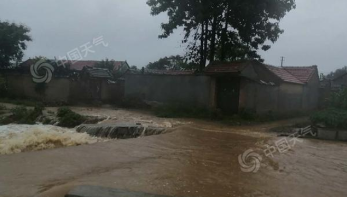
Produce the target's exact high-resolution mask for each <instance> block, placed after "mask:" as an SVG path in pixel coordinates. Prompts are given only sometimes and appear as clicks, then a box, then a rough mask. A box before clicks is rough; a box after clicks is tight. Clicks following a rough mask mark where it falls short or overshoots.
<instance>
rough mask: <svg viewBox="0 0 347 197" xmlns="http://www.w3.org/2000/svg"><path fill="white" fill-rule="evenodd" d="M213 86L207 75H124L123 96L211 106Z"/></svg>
mask: <svg viewBox="0 0 347 197" xmlns="http://www.w3.org/2000/svg"><path fill="white" fill-rule="evenodd" d="M213 87H214V81H213V79H212V78H211V77H207V76H186V75H185V76H182V75H177V76H176V75H175V76H169V75H126V76H125V97H134V96H135V97H139V98H141V99H143V100H148V101H157V102H161V103H180V104H185V105H192V106H208V107H212V106H213V100H212V99H213V95H214V94H213V93H212V92H213V91H214V88H213ZM211 93H212V94H211Z"/></svg>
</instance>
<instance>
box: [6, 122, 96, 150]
mask: <svg viewBox="0 0 347 197" xmlns="http://www.w3.org/2000/svg"><path fill="white" fill-rule="evenodd" d="M95 142H97V138H93V137H90V136H89V135H87V134H84V133H77V132H76V131H75V130H73V129H65V128H61V127H56V126H52V125H15V124H13V125H5V126H0V155H1V154H13V153H20V152H25V151H33V150H44V149H52V148H58V147H64V146H76V145H82V144H92V143H95Z"/></svg>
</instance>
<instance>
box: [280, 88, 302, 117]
mask: <svg viewBox="0 0 347 197" xmlns="http://www.w3.org/2000/svg"><path fill="white" fill-rule="evenodd" d="M279 88H280V89H279V91H280V92H279V100H278V101H279V102H278V109H279V111H280V112H291V111H301V110H303V108H302V103H303V102H302V100H303V98H304V94H303V92H304V86H303V85H300V84H294V83H282V84H281V85H280V87H279Z"/></svg>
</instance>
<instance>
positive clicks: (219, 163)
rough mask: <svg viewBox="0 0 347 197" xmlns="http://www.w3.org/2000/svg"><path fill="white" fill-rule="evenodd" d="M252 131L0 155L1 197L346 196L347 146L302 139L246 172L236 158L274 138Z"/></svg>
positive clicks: (183, 131)
mask: <svg viewBox="0 0 347 197" xmlns="http://www.w3.org/2000/svg"><path fill="white" fill-rule="evenodd" d="M282 124H284V123H283V122H280V123H272V124H268V125H258V126H253V127H225V126H223V125H217V124H208V125H203V124H199V125H190V126H183V127H179V128H175V129H174V130H173V132H171V133H168V134H165V135H158V136H150V137H146V138H137V139H130V140H119V141H117V142H113V141H111V142H106V143H97V144H92V145H84V146H78V147H69V148H63V149H54V150H45V151H40V152H28V153H22V154H17V155H8V156H0V174H1V176H0V196H5V197H7V196H11V197H12V196H45V197H62V196H64V194H65V193H66V192H67V191H68V190H69V189H71V188H72V187H74V186H76V185H101V186H106V187H113V188H119V189H125V190H131V191H140V192H147V193H154V194H163V195H172V196H182V197H211V196H216V197H229V196H239V197H246V196H261V197H263V196H271V197H300V196H302V197H306V196H318V197H323V196H335V197H340V196H341V197H342V196H346V195H347V190H346V188H345V183H346V181H347V171H346V166H347V161H346V160H345V155H346V154H347V145H346V144H344V143H330V142H325V141H317V140H309V139H303V141H302V142H301V143H298V144H297V146H296V147H295V149H292V150H290V151H288V152H286V153H285V154H276V155H275V157H274V158H271V157H269V158H268V157H266V158H265V157H264V158H263V160H262V165H261V168H260V170H259V171H258V172H257V173H244V172H242V171H241V169H240V164H239V161H238V156H239V155H240V154H242V153H244V152H245V151H246V150H248V149H250V148H251V149H253V150H255V151H261V150H262V149H263V145H264V143H270V142H275V141H277V140H278V138H277V137H275V136H274V135H272V134H271V133H266V132H264V131H265V130H266V129H268V128H271V127H272V126H277V127H278V126H279V125H282Z"/></svg>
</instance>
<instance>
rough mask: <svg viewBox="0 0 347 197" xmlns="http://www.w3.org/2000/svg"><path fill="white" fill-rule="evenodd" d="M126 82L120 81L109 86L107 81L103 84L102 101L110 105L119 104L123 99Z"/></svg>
mask: <svg viewBox="0 0 347 197" xmlns="http://www.w3.org/2000/svg"><path fill="white" fill-rule="evenodd" d="M123 95H124V81H123V80H119V81H117V82H116V83H115V84H109V83H107V81H103V82H102V88H101V100H102V101H103V102H108V103H118V102H120V101H121V100H122V99H123Z"/></svg>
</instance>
